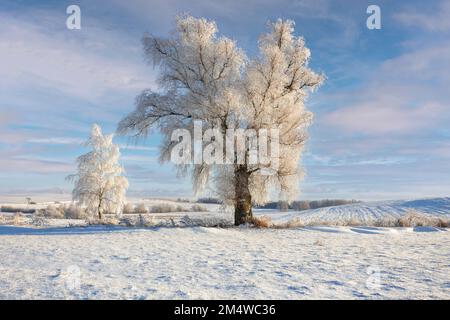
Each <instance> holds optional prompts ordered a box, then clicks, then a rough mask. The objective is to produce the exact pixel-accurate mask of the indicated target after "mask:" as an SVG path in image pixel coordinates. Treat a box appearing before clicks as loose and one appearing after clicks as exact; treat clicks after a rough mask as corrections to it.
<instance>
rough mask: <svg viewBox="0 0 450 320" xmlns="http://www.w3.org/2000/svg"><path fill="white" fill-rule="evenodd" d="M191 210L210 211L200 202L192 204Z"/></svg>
mask: <svg viewBox="0 0 450 320" xmlns="http://www.w3.org/2000/svg"><path fill="white" fill-rule="evenodd" d="M191 211H192V212H206V211H208V209H206V207H205V206H202V205H199V204H194V205H193V206H191Z"/></svg>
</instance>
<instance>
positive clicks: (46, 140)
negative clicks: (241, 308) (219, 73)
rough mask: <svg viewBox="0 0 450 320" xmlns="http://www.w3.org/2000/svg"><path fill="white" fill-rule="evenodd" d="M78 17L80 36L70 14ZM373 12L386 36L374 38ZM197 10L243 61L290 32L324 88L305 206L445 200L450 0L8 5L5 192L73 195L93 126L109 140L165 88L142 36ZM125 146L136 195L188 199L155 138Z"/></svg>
mask: <svg viewBox="0 0 450 320" xmlns="http://www.w3.org/2000/svg"><path fill="white" fill-rule="evenodd" d="M71 4H77V5H79V6H80V8H81V30H69V29H67V28H66V18H67V14H66V8H67V6H69V5H71ZM370 4H376V5H378V6H379V7H380V8H381V29H380V30H369V29H368V28H367V27H366V19H367V17H368V14H367V13H366V9H367V7H368V6H369V5H370ZM180 13H189V14H192V15H194V16H196V17H206V18H208V19H213V20H215V21H216V22H217V25H218V29H219V33H220V35H224V36H227V37H230V38H233V39H235V40H236V41H237V43H238V45H239V46H240V47H242V48H243V49H244V50H245V52H246V53H247V55H249V56H255V55H256V54H257V40H258V36H259V34H260V33H261V32H264V31H265V28H266V22H267V21H268V20H275V19H277V18H284V19H291V20H294V21H295V24H296V33H297V34H299V35H302V36H303V37H304V38H305V41H306V45H307V46H308V47H309V48H310V49H311V53H312V59H311V61H310V66H311V68H312V69H313V70H315V71H318V72H322V73H324V74H325V75H326V77H327V80H326V81H325V83H324V84H323V85H322V86H321V87H320V88H319V90H318V91H317V92H315V93H313V94H312V95H311V96H310V97H309V98H308V101H307V107H308V108H309V109H310V110H311V111H312V112H313V113H314V124H313V125H312V126H311V128H310V140H309V142H308V144H307V148H306V152H305V154H304V156H303V159H302V165H303V166H304V169H305V171H306V175H305V178H304V180H303V181H302V182H301V185H300V189H301V190H302V192H301V194H300V195H299V198H300V199H319V198H347V199H352V198H353V199H361V200H378V199H380V200H381V199H405V198H418V197H433V196H449V195H450V182H449V181H450V126H449V123H450V106H449V102H450V91H449V90H448V88H449V85H450V73H449V70H450V20H449V18H448V17H450V2H448V1H444V0H442V1H427V2H424V1H364V0H354V1H352V0H344V1H332V0H280V1H275V0H270V1H269V0H258V1H256V0H249V1H242V0H221V1H215V0H194V1H182V0H165V1H163V0H161V1H159V0H158V1H156V0H128V1H120V0H112V1H96V0H89V1H56V0H55V1H9V0H2V1H1V3H0V22H1V24H0V195H1V194H3V195H5V194H14V193H16V194H19V193H27V192H28V193H30V194H33V193H39V192H44V191H46V192H47V191H49V190H65V191H68V192H70V189H71V185H70V184H69V182H67V181H65V179H64V178H65V176H66V175H67V174H70V173H73V172H74V170H75V158H76V157H77V156H78V155H80V154H81V153H83V152H85V151H86V150H85V149H84V147H83V146H82V142H83V140H85V139H86V137H87V136H88V134H89V130H90V127H91V125H92V123H94V122H96V123H98V124H100V125H101V127H102V128H103V131H104V132H106V133H111V132H114V131H115V129H116V126H117V123H118V121H119V120H120V119H121V118H122V117H123V116H125V115H126V114H127V113H128V112H130V111H131V110H133V108H134V99H135V97H136V96H137V95H138V94H139V93H140V91H141V90H143V89H145V88H152V89H154V90H158V87H157V84H156V81H155V79H156V76H157V74H156V72H157V71H156V70H155V69H154V68H153V67H151V66H149V65H148V64H147V63H146V62H145V59H144V56H143V50H142V47H141V42H140V41H141V38H142V36H143V34H144V33H145V32H149V33H151V34H155V35H159V36H166V35H169V34H170V31H171V28H172V25H173V20H174V17H175V16H176V15H177V14H180ZM115 142H116V143H117V144H119V145H120V146H121V152H122V157H121V163H122V164H123V165H124V167H125V169H126V172H127V176H128V178H129V180H130V195H141V196H168V197H177V196H179V197H188V196H192V191H191V187H190V180H189V179H188V178H185V179H179V178H177V176H176V173H175V170H174V169H173V167H172V166H171V165H170V164H166V165H160V164H159V163H158V145H159V136H158V135H157V134H154V135H151V136H150V137H148V138H147V139H146V140H142V141H140V142H138V143H134V142H133V143H130V141H128V140H127V139H126V138H124V137H115Z"/></svg>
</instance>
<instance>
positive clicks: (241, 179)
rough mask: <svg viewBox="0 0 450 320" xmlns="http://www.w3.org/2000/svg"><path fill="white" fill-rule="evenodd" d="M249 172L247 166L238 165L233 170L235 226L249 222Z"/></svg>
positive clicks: (251, 215)
mask: <svg viewBox="0 0 450 320" xmlns="http://www.w3.org/2000/svg"><path fill="white" fill-rule="evenodd" d="M249 177H250V174H249V173H248V172H247V167H246V166H245V165H244V166H242V165H241V166H239V167H238V169H237V170H236V171H235V179H236V180H235V194H236V198H235V208H234V224H235V225H236V226H238V225H241V224H244V223H246V222H249V221H250V220H251V219H252V217H253V214H252V196H251V194H250V190H249V188H248V180H249Z"/></svg>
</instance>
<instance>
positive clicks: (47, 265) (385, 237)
mask: <svg viewBox="0 0 450 320" xmlns="http://www.w3.org/2000/svg"><path fill="white" fill-rule="evenodd" d="M421 231H432V232H421ZM449 248H450V232H449V231H445V229H442V230H439V229H435V228H428V227H417V228H415V229H413V228H407V229H400V228H396V229H393V228H391V229H383V228H367V227H308V228H296V229H282V230H276V229H251V228H226V229H220V228H203V227H192V228H150V229H125V228H117V227H90V228H59V229H58V228H56V229H31V228H23V227H14V226H0V298H1V299H39V298H42V299H72V298H73V299H105V298H113V299H115V298H121V299H122V298H125V299H178V298H182V299H185V298H187V299H235V298H236V299H284V298H286V299H314V298H319V299H343V298H351V299H353V298H355V299H366V298H370V299H384V298H394V299H404V298H419V299H422V298H440V299H449V298H450V249H449Z"/></svg>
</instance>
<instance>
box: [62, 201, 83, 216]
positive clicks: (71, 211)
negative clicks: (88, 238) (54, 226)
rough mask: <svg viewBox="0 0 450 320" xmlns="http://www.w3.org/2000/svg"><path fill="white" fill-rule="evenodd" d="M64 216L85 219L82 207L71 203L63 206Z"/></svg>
mask: <svg viewBox="0 0 450 320" xmlns="http://www.w3.org/2000/svg"><path fill="white" fill-rule="evenodd" d="M64 216H65V218H66V219H85V218H87V213H86V210H85V209H84V208H82V207H80V206H77V205H74V204H71V205H70V206H68V207H65V208H64Z"/></svg>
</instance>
